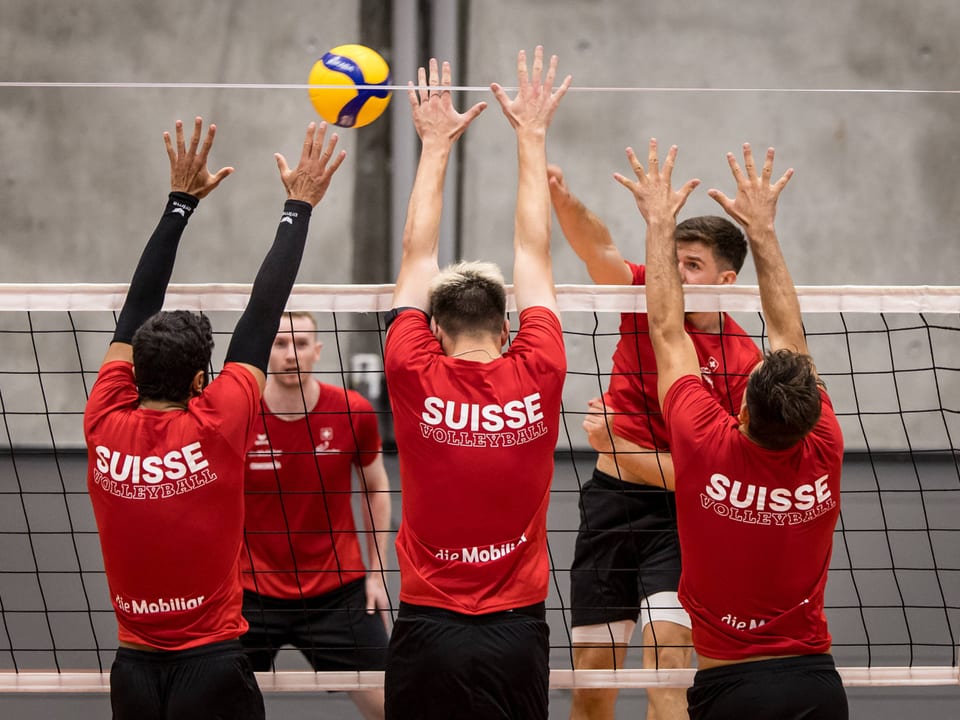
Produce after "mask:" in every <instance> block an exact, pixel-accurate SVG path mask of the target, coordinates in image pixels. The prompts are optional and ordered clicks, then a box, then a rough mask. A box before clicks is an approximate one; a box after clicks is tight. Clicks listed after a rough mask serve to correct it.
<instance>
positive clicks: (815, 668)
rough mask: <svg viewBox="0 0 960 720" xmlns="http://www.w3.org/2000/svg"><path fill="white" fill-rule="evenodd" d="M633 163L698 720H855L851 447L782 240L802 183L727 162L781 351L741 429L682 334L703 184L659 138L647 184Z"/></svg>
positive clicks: (754, 392) (769, 169)
mask: <svg viewBox="0 0 960 720" xmlns="http://www.w3.org/2000/svg"><path fill="white" fill-rule="evenodd" d="M627 155H628V158H629V160H630V164H631V166H632V167H633V170H634V172H635V174H636V180H628V179H627V178H625V177H623V176H622V175H617V176H616V177H617V180H618V181H619V182H620V183H621V184H623V185H624V186H625V187H627V188H628V189H630V190H631V192H632V193H633V195H634V197H635V199H636V201H637V206H638V207H639V209H640V212H641V214H642V215H643V217H644V220H645V221H646V223H647V269H648V276H647V310H648V313H649V321H650V337H651V341H652V343H653V349H654V352H655V353H656V358H657V368H658V370H659V374H658V389H659V394H660V400H661V403H662V406H663V410H664V417H665V419H666V423H667V428H668V430H669V433H670V447H671V448H672V450H673V462H674V472H675V476H676V497H677V517H678V521H679V530H680V544H681V547H682V549H683V576H682V578H681V581H680V600H681V602H682V603H683V605H684V607H685V608H686V609H687V612H688V613H689V614H690V617H691V619H692V620H693V642H694V647H695V649H696V652H697V658H698V671H697V674H696V677H695V680H694V684H693V687H691V688H690V689H689V690H688V693H687V696H688V700H689V713H690V717H691V718H692V720H720V719H728V718H729V719H731V720H732V719H733V718H744V717H749V718H758V719H760V720H767V719H770V720H772V719H773V718H777V719H782V718H808V719H813V720H841V719H845V718H846V717H847V700H846V695H845V694H844V690H843V685H842V683H841V680H840V676H839V674H838V673H837V671H836V667H835V665H834V661H833V657H832V656H831V655H830V654H829V653H830V645H831V640H830V633H829V630H828V629H827V621H826V617H825V616H824V612H823V603H824V588H825V586H826V582H827V571H828V568H829V566H830V556H831V550H832V544H833V532H834V528H835V526H836V522H837V518H838V517H839V514H840V471H841V465H842V462H843V437H842V435H841V433H840V426H839V423H838V422H837V418H836V416H835V415H834V412H833V406H832V404H831V402H830V398H829V397H828V396H827V394H826V390H825V389H824V387H823V383H822V382H820V379H819V377H818V376H817V372H816V368H815V367H814V364H813V360H812V358H811V357H810V354H809V349H808V347H807V342H806V338H805V336H804V332H803V322H802V319H801V316H800V303H799V301H798V299H797V293H796V289H795V288H794V286H793V281H792V279H791V277H790V273H789V271H788V270H787V266H786V263H785V262H784V258H783V254H782V252H781V250H780V245H779V242H778V240H777V235H776V231H775V229H774V219H775V216H776V210H777V201H778V200H779V197H780V193H781V192H782V191H783V188H784V187H786V185H787V183H788V182H789V180H790V178H791V177H792V175H793V170H792V169H790V170H787V172H786V173H784V175H783V176H782V177H781V178H780V179H779V180H777V181H776V182H771V180H772V177H773V158H774V151H773V148H770V149H769V150H768V151H767V155H766V159H765V161H764V163H763V168H762V170H761V171H760V173H759V174H758V173H757V168H756V166H755V163H754V159H753V153H752V151H751V149H750V146H749V145H747V144H745V145H744V150H743V159H744V168H743V169H741V168H740V165H739V163H737V161H736V159H735V158H734V156H733V154H732V153H730V154H728V156H727V160H728V163H729V165H730V168H731V171H732V172H733V177H734V179H735V181H736V184H737V193H736V196H735V197H734V198H733V199H731V198H728V197H727V196H726V195H724V194H723V193H722V192H720V191H718V190H711V191H710V196H711V197H713V198H714V199H715V200H716V201H717V202H718V203H719V204H720V205H721V207H723V209H724V210H725V211H726V212H727V213H728V214H729V215H730V216H731V217H732V218H734V219H735V220H736V221H737V222H738V223H739V224H740V225H741V226H742V227H743V228H744V230H745V232H746V234H747V238H748V240H749V242H750V248H751V250H752V252H753V257H754V262H755V263H756V267H757V280H758V283H759V285H760V299H761V304H762V307H763V315H764V318H765V320H766V328H767V335H768V339H769V343H770V349H769V350H768V351H767V352H766V353H765V354H764V356H763V360H762V361H761V362H760V363H758V364H757V367H756V368H755V369H754V371H753V372H752V373H751V375H750V378H749V380H748V383H747V389H746V392H745V394H744V401H743V405H742V407H741V409H740V412H739V414H738V416H737V417H735V418H732V417H730V416H729V414H728V413H727V412H726V409H725V408H723V407H722V406H721V405H720V404H719V403H718V402H717V401H716V399H715V398H714V397H712V396H711V394H710V393H709V392H708V391H707V390H706V388H705V387H704V384H703V379H702V375H701V370H700V363H699V362H698V360H697V355H696V351H695V349H694V346H693V343H692V342H691V339H690V335H689V334H688V333H687V331H686V329H685V328H684V324H683V291H682V288H681V284H680V279H681V278H680V274H679V273H678V272H677V266H676V262H675V255H676V249H675V241H674V237H673V231H674V223H675V217H676V214H677V212H678V211H679V209H680V208H681V207H682V206H683V204H684V202H685V201H686V199H687V197H688V196H689V194H690V193H691V192H692V191H693V189H694V188H695V187H696V185H697V184H698V182H699V181H697V180H691V181H689V182H687V183H686V184H685V185H683V186H682V187H681V188H680V189H678V190H676V191H674V190H673V188H672V186H671V174H672V171H673V167H674V163H675V160H676V155H677V150H676V146H674V147H673V148H671V149H670V151H669V152H668V154H667V157H666V162H665V164H664V167H663V170H662V171H661V170H660V168H659V163H658V159H657V144H656V141H655V140H651V141H650V146H649V153H648V166H647V170H646V171H645V170H644V169H643V166H642V165H641V163H640V162H639V160H638V159H637V157H636V156H635V155H634V153H633V151H632V150H629V149H628V151H627ZM704 448H709V452H704V451H703V449H704ZM758 571H759V572H758Z"/></svg>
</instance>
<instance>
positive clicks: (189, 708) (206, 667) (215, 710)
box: [110, 640, 264, 720]
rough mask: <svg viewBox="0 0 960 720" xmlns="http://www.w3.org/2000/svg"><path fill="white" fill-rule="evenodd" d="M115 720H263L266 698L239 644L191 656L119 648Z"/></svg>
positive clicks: (113, 683)
mask: <svg viewBox="0 0 960 720" xmlns="http://www.w3.org/2000/svg"><path fill="white" fill-rule="evenodd" d="M110 705H111V707H112V708H113V718H114V720H166V719H167V718H177V720H208V719H209V718H234V719H235V720H263V718H264V709H263V695H261V694H260V688H259V687H257V679H256V678H255V677H254V675H253V670H252V669H251V667H250V661H249V660H248V659H247V656H246V655H244V652H243V648H242V647H240V643H239V642H237V641H236V640H227V641H224V642H216V643H211V644H209V645H201V646H200V647H195V648H190V649H189V650H174V651H170V652H166V651H161V652H148V651H144V650H132V649H130V648H124V647H122V648H119V649H118V650H117V656H116V659H114V661H113V667H112V668H111V669H110Z"/></svg>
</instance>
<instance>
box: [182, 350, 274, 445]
mask: <svg viewBox="0 0 960 720" xmlns="http://www.w3.org/2000/svg"><path fill="white" fill-rule="evenodd" d="M194 403H196V404H195V406H194V409H195V410H196V411H197V412H206V413H208V414H211V415H215V416H216V417H217V418H218V427H219V431H220V434H221V435H222V437H223V438H224V439H225V440H226V441H227V442H228V443H229V444H230V446H231V447H233V449H234V450H235V451H236V452H237V453H239V454H241V455H243V454H246V452H247V449H248V446H249V440H250V438H251V436H252V433H253V429H254V424H255V421H256V418H257V414H258V413H259V412H260V388H259V386H258V385H257V381H256V380H255V379H254V377H253V374H252V373H251V372H250V371H249V370H247V369H246V368H245V367H243V366H242V365H239V364H238V363H229V362H228V363H227V364H226V365H224V366H223V371H222V372H221V373H220V374H219V375H218V376H217V378H216V379H215V380H214V381H213V382H212V383H210V385H208V386H207V388H206V389H205V390H204V391H203V394H202V395H200V397H199V398H197V399H196V400H194Z"/></svg>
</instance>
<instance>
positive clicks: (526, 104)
mask: <svg viewBox="0 0 960 720" xmlns="http://www.w3.org/2000/svg"><path fill="white" fill-rule="evenodd" d="M557 62H558V60H557V56H556V55H552V56H551V57H550V65H549V67H548V68H547V76H546V78H543V77H542V76H543V47H542V46H540V45H538V46H537V48H536V50H534V53H533V75H532V77H531V76H529V75H528V74H527V53H526V51H524V50H521V51H520V53H519V54H518V55H517V81H518V85H519V89H518V90H517V96H516V97H515V98H514V99H513V100H511V99H510V97H509V96H508V95H507V92H506V91H505V90H504V89H503V88H502V87H501V86H500V85H499V84H497V83H492V84H491V85H490V89H491V90H493V95H494V97H496V98H497V102H499V103H500V107H501V108H502V109H503V114H504V115H506V116H507V120H509V121H510V124H511V125H512V126H513V128H514V129H515V130H517V131H518V132H519V131H521V130H532V131H535V132H542V133H546V131H547V127H549V125H550V120H551V119H552V118H553V113H554V112H556V110H557V106H558V105H559V104H560V99H561V98H562V97H563V96H564V94H565V93H566V92H567V88H569V87H570V83H571V81H572V80H573V78H572V77H571V76H570V75H567V77H566V78H564V80H563V82H562V83H561V84H560V87H558V88H557V89H556V90H554V89H553V81H554V80H555V79H556V76H557Z"/></svg>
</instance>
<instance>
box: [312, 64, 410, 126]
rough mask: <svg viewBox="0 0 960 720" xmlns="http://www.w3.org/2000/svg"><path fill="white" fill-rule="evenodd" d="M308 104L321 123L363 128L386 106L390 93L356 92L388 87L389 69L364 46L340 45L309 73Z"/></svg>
mask: <svg viewBox="0 0 960 720" xmlns="http://www.w3.org/2000/svg"><path fill="white" fill-rule="evenodd" d="M309 84H310V85H324V86H334V85H335V86H336V87H311V88H310V102H312V103H313V107H314V108H315V109H316V111H317V112H318V113H319V114H320V117H322V118H323V119H324V120H326V121H327V122H329V123H333V124H334V125H339V126H340V127H347V128H351V127H363V126H364V125H369V124H370V123H372V122H373V121H374V120H376V119H377V118H378V117H380V115H381V114H382V113H383V111H384V110H386V109H387V105H389V104H390V96H391V95H392V94H393V93H392V92H391V91H390V90H387V89H386V88H384V89H379V88H358V86H359V85H382V86H386V85H389V84H390V66H389V65H387V61H386V60H384V59H383V57H381V55H380V54H379V53H378V52H377V51H376V50H371V49H370V48H368V47H366V46H364V45H340V46H338V47H335V48H333V49H332V50H330V52H328V53H326V54H325V55H324V56H323V57H322V58H320V59H319V60H317V62H316V63H315V64H314V66H313V68H312V69H311V70H310V79H309Z"/></svg>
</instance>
